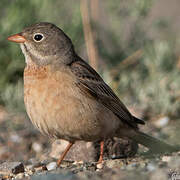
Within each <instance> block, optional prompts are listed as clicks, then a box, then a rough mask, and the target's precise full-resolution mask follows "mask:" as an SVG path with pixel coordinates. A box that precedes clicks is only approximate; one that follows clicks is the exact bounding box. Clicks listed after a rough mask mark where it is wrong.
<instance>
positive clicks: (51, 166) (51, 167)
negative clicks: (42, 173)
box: [46, 162, 57, 171]
mask: <svg viewBox="0 0 180 180" xmlns="http://www.w3.org/2000/svg"><path fill="white" fill-rule="evenodd" d="M46 168H47V170H48V171H50V170H53V169H56V168H57V163H56V162H51V163H49V164H48V165H46Z"/></svg>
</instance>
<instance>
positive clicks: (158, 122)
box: [153, 116, 169, 128]
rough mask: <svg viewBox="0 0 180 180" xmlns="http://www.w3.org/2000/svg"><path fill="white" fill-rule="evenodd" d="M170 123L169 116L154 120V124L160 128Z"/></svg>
mask: <svg viewBox="0 0 180 180" xmlns="http://www.w3.org/2000/svg"><path fill="white" fill-rule="evenodd" d="M168 123H169V117H167V116H165V117H161V118H160V119H158V120H156V121H154V123H153V124H154V125H155V126H156V127H158V128H162V127H165V126H166V125H167V124H168Z"/></svg>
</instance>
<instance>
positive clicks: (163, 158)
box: [162, 156, 171, 162]
mask: <svg viewBox="0 0 180 180" xmlns="http://www.w3.org/2000/svg"><path fill="white" fill-rule="evenodd" d="M170 160H171V156H163V157H162V161H163V162H169V161H170Z"/></svg>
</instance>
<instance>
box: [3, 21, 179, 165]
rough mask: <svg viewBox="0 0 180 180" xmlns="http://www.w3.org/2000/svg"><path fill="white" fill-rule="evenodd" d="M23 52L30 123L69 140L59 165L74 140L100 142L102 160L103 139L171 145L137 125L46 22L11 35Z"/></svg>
mask: <svg viewBox="0 0 180 180" xmlns="http://www.w3.org/2000/svg"><path fill="white" fill-rule="evenodd" d="M7 39H8V40H9V41H12V42H16V43H18V44H20V47H21V50H22V52H23V54H24V56H25V62H26V66H25V69H24V103H25V108H26V111H27V114H28V116H29V118H30V120H31V121H32V123H33V125H34V126H35V127H36V128H37V129H39V131H40V132H41V133H42V134H44V135H47V136H48V137H50V138H56V139H64V140H66V141H68V142H69V144H68V145H67V147H66V149H65V150H64V152H63V153H62V155H61V156H60V158H59V159H58V161H57V165H58V166H60V165H61V163H62V161H63V159H64V157H65V156H66V154H67V153H68V151H69V150H70V148H71V147H72V145H73V144H74V143H75V142H76V141H87V142H88V141H91V142H94V141H100V156H99V160H98V162H97V163H102V161H103V149H104V141H105V140H106V139H107V138H113V137H118V138H127V139H132V140H134V141H135V142H137V143H138V144H142V145H144V146H146V147H147V148H149V150H150V151H152V152H154V153H161V152H172V151H175V149H176V148H175V147H174V146H172V145H169V144H167V143H166V142H163V141H161V140H159V139H156V138H154V137H152V136H150V135H148V134H145V133H143V132H141V131H140V130H139V125H144V124H145V122H144V121H143V120H141V119H139V118H137V117H135V116H133V115H132V114H131V113H130V112H129V110H128V109H127V108H126V106H125V105H124V104H123V103H122V101H121V100H120V99H119V98H118V96H117V95H116V94H115V93H114V92H113V90H112V89H111V88H110V87H109V86H108V85H107V84H106V83H105V82H104V80H103V79H102V78H101V76H100V75H99V74H98V73H97V72H96V71H95V70H94V69H93V68H92V67H91V66H90V65H89V64H88V63H87V62H86V61H85V60H83V59H82V58H81V57H80V56H78V54H77V53H76V51H75V48H74V45H73V43H72V41H71V39H70V38H69V37H68V36H67V35H66V34H65V33H64V32H63V30H61V29H60V28H59V27H57V26H56V25H54V24H52V23H48V22H40V23H36V24H33V25H31V26H28V27H26V28H24V30H22V31H21V32H20V33H17V34H14V35H11V36H9V37H8V38H7Z"/></svg>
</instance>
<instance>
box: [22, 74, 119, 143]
mask: <svg viewBox="0 0 180 180" xmlns="http://www.w3.org/2000/svg"><path fill="white" fill-rule="evenodd" d="M58 77H59V76H58ZM24 101H25V106H26V110H27V114H28V115H29V118H30V119H31V121H32V123H33V124H34V125H35V126H36V127H37V128H38V129H39V130H40V131H41V132H42V133H43V134H46V135H48V136H50V137H55V138H62V139H65V140H69V141H73V140H86V141H95V140H99V139H102V138H105V137H109V136H111V135H112V136H113V132H115V131H114V130H115V128H118V123H119V120H117V119H116V116H115V115H114V114H113V113H112V112H111V111H109V110H108V109H106V108H105V107H104V106H103V105H101V104H99V103H97V101H96V100H95V99H93V98H90V97H87V96H86V95H85V94H83V93H82V92H80V89H79V88H78V87H77V86H76V85H75V83H74V80H73V79H71V78H69V79H68V78H67V79H64V81H60V82H59V80H58V81H57V80H56V78H44V79H36V78H35V79H33V80H32V79H31V80H30V81H29V78H27V77H26V78H25V79H24Z"/></svg>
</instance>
